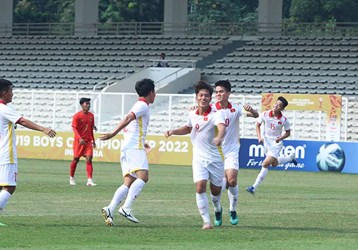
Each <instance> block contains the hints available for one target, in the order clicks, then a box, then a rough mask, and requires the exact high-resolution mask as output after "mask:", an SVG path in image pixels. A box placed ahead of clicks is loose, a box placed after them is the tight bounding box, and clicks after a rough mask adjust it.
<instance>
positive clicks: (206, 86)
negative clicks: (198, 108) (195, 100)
mask: <svg viewBox="0 0 358 250" xmlns="http://www.w3.org/2000/svg"><path fill="white" fill-rule="evenodd" d="M194 89H195V94H196V95H197V94H198V93H199V91H200V90H202V89H207V90H208V91H209V93H210V96H212V95H213V92H214V88H213V87H212V86H211V85H210V84H209V83H207V82H206V81H203V80H200V81H198V82H197V83H196V84H195V85H194Z"/></svg>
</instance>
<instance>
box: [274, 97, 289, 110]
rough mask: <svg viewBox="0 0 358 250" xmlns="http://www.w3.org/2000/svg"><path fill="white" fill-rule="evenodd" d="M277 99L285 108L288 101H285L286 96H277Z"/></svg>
mask: <svg viewBox="0 0 358 250" xmlns="http://www.w3.org/2000/svg"><path fill="white" fill-rule="evenodd" d="M277 100H278V101H281V102H282V104H283V108H286V106H287V105H288V101H287V100H286V98H285V97H283V96H279V97H278V98H277Z"/></svg>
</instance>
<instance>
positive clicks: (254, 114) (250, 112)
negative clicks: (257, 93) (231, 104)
mask: <svg viewBox="0 0 358 250" xmlns="http://www.w3.org/2000/svg"><path fill="white" fill-rule="evenodd" d="M244 109H245V111H247V113H246V116H248V117H254V118H257V117H259V112H257V110H256V109H254V108H252V107H251V106H250V105H245V106H244Z"/></svg>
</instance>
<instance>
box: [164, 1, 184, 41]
mask: <svg viewBox="0 0 358 250" xmlns="http://www.w3.org/2000/svg"><path fill="white" fill-rule="evenodd" d="M187 23H188V1H186V0H180V1H178V0H164V35H185V28H186V24H187Z"/></svg>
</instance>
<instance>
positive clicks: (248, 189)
mask: <svg viewBox="0 0 358 250" xmlns="http://www.w3.org/2000/svg"><path fill="white" fill-rule="evenodd" d="M246 191H247V192H249V193H250V194H252V195H254V194H255V191H256V190H255V188H254V187H253V186H250V187H247V188H246Z"/></svg>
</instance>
